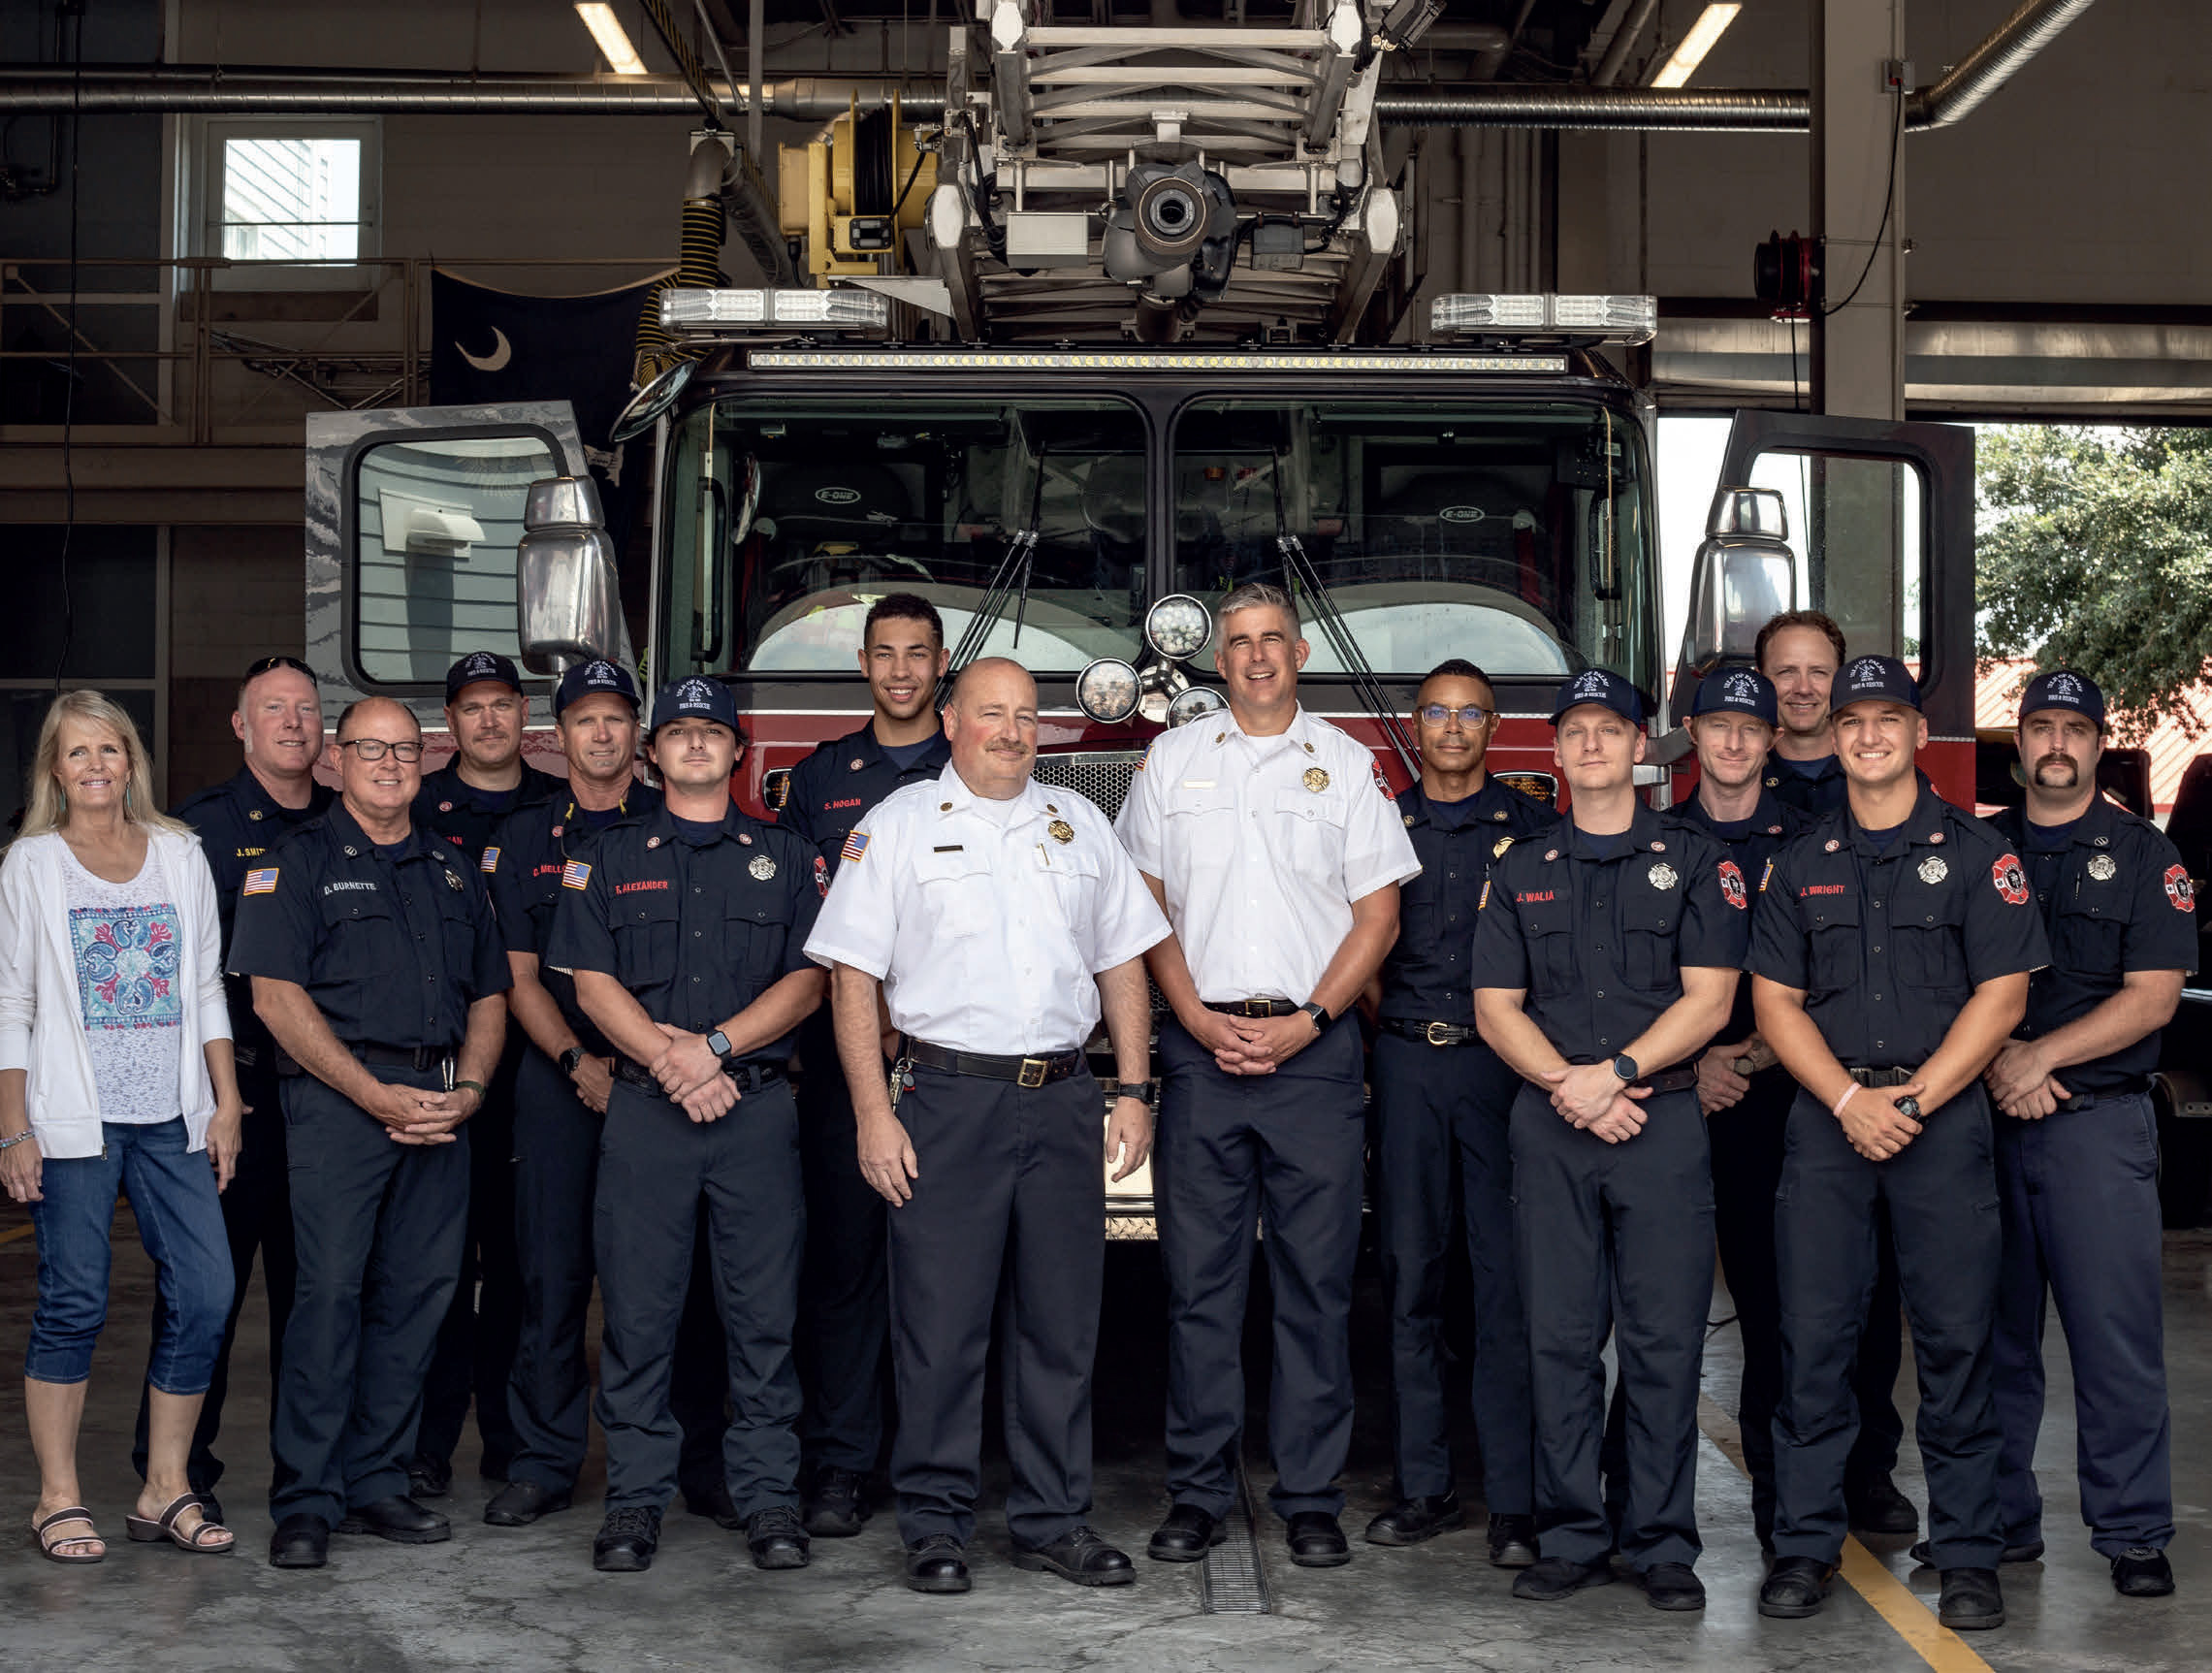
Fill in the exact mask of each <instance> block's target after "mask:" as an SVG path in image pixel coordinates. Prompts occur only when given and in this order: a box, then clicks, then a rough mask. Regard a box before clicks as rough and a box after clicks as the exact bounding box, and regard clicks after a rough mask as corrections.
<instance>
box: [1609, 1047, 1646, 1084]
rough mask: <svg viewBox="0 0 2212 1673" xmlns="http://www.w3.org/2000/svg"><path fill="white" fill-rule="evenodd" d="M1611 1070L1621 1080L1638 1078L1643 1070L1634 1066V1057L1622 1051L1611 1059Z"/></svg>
mask: <svg viewBox="0 0 2212 1673" xmlns="http://www.w3.org/2000/svg"><path fill="white" fill-rule="evenodd" d="M1613 1072H1614V1074H1616V1075H1618V1076H1619V1077H1620V1078H1621V1079H1623V1080H1640V1079H1642V1078H1643V1076H1644V1072H1643V1071H1642V1070H1641V1069H1639V1068H1637V1067H1636V1059H1635V1058H1633V1057H1631V1056H1629V1055H1628V1053H1627V1052H1625V1051H1623V1052H1622V1053H1621V1054H1620V1055H1619V1056H1618V1057H1616V1058H1615V1059H1614V1060H1613Z"/></svg>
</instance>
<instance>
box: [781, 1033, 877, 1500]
mask: <svg viewBox="0 0 2212 1673" xmlns="http://www.w3.org/2000/svg"><path fill="white" fill-rule="evenodd" d="M799 1041H800V1046H799V1050H800V1054H801V1056H802V1057H803V1058H804V1059H805V1063H806V1067H805V1071H804V1078H802V1079H801V1081H800V1083H799V1164H800V1167H801V1169H802V1170H803V1171H804V1174H805V1176H806V1187H807V1257H806V1264H805V1266H804V1268H803V1269H802V1270H801V1271H800V1274H799V1329H798V1335H797V1338H796V1340H795V1341H794V1343H793V1346H794V1347H795V1348H796V1350H797V1353H798V1360H799V1386H800V1387H801V1388H802V1389H803V1390H804V1391H805V1402H806V1403H805V1404H804V1406H803V1407H802V1408H801V1411H800V1416H799V1450H800V1452H801V1453H802V1454H803V1455H804V1467H805V1468H806V1469H807V1470H808V1471H809V1472H813V1471H816V1470H822V1469H848V1470H851V1471H852V1472H854V1473H855V1474H858V1475H866V1474H868V1473H870V1472H871V1471H873V1470H874V1469H875V1467H876V1465H877V1464H879V1463H880V1462H881V1461H882V1452H883V1354H884V1349H885V1347H886V1345H887V1343H888V1341H889V1339H890V1321H889V1317H888V1313H887V1309H888V1306H889V1302H888V1299H887V1298H888V1293H889V1292H888V1288H887V1279H886V1277H885V1272H884V1242H883V1239H884V1215H885V1213H886V1212H887V1211H888V1209H889V1205H888V1204H886V1203H885V1202H884V1201H883V1199H882V1197H880V1196H878V1195H877V1194H876V1189H875V1187H874V1186H872V1185H870V1184H869V1183H868V1181H867V1180H866V1179H863V1178H862V1177H861V1176H860V1154H859V1133H858V1128H857V1124H856V1122H855V1118H854V1116H853V1112H852V1093H851V1091H850V1088H849V1087H847V1085H846V1084H845V1069H844V1066H843V1065H842V1064H841V1063H840V1062H839V1061H838V1056H837V1037H836V1034H835V1032H834V1031H833V1029H832V1028H831V1026H830V1019H829V1008H828V1007H827V1006H826V1005H825V1006H823V1007H822V1008H821V1009H820V1010H819V1011H817V1012H816V1013H814V1014H813V1015H811V1016H809V1017H808V1018H807V1019H806V1021H804V1022H802V1023H801V1024H800V1025H799Z"/></svg>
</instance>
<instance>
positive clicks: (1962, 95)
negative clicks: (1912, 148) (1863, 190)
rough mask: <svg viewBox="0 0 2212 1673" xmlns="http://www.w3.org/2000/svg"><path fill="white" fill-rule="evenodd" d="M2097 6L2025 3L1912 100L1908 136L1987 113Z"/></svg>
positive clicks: (2083, 0)
mask: <svg viewBox="0 0 2212 1673" xmlns="http://www.w3.org/2000/svg"><path fill="white" fill-rule="evenodd" d="M2096 3H2097V0H2023V4H2022V5H2021V6H2020V7H2019V8H2018V9H2017V10H2016V11H2014V12H2013V14H2012V16H2009V17H2007V18H2006V19H2005V20H2004V22H2002V23H2000V24H1999V25H1998V26H1997V27H1996V28H1995V29H1992V30H1991V31H1990V32H1989V34H1988V36H1987V37H1986V38H1984V39H1983V41H1982V43H1981V45H1980V46H1978V47H1976V48H1974V49H1973V50H1972V52H1969V53H1968V54H1967V55H1966V57H1965V58H1964V59H1962V60H1961V61H1960V62H1959V63H1957V64H1954V65H1953V66H1952V67H1951V69H1950V71H1949V73H1948V74H1946V75H1945V76H1944V77H1943V78H1942V79H1941V80H1939V81H1937V82H1935V83H1934V84H1933V85H1931V86H1926V87H1922V88H1920V89H1918V90H1917V91H1916V92H1914V93H1913V95H1912V96H1911V98H1910V99H1908V100H1907V101H1906V106H1905V129H1906V132H1907V133H1923V132H1926V131H1927V130H1928V129H1931V128H1947V127H1950V126H1951V125H1952V124H1953V123H1954V122H1960V121H1964V120H1965V119H1966V118H1967V117H1969V116H1971V115H1972V114H1973V113H1974V112H1976V111H1978V110H1980V109H1981V106H1982V101H1983V100H1985V99H1987V98H1988V97H1989V96H1990V95H1991V94H1992V93H1994V92H1996V91H1997V90H1998V89H1999V88H2000V87H2002V86H2004V83H2005V82H2007V81H2009V80H2012V74H2013V72H2014V71H2016V70H2018V69H2019V68H2020V67H2021V65H2023V64H2025V63H2027V62H2028V60H2029V59H2031V58H2033V57H2034V56H2035V55H2036V53H2038V52H2040V51H2041V50H2042V49H2043V48H2045V47H2047V46H2049V45H2050V44H2051V42H2052V41H2054V40H2056V39H2057V38H2058V34H2059V31H2061V30H2062V29H2064V28H2065V27H2066V26H2067V25H2068V23H2071V22H2072V21H2073V20H2074V19H2075V18H2076V17H2078V16H2081V15H2082V14H2083V13H2084V12H2086V11H2088V10H2089V9H2090V7H2092V6H2093V5H2095V4H2096Z"/></svg>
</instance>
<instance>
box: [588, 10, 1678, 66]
mask: <svg viewBox="0 0 2212 1673" xmlns="http://www.w3.org/2000/svg"><path fill="white" fill-rule="evenodd" d="M576 16H579V17H581V18H583V19H584V27H585V28H587V29H589V30H591V31H592V39H593V41H595V42H597V43H598V45H599V55H600V56H601V57H603V58H605V59H606V61H607V62H608V64H609V65H611V66H612V67H613V69H614V72H615V74H616V75H618V76H642V75H644V74H645V60H644V59H643V58H640V57H639V56H638V55H637V48H635V47H632V46H631V45H630V44H629V35H628V33H627V31H625V29H624V28H623V26H622V22H621V20H620V19H619V18H617V17H616V16H615V9H614V8H613V7H612V6H610V5H608V4H607V3H606V0H576ZM1698 27H1700V28H1703V27H1704V25H1703V24H1702V23H1701V24H1699V25H1698Z"/></svg>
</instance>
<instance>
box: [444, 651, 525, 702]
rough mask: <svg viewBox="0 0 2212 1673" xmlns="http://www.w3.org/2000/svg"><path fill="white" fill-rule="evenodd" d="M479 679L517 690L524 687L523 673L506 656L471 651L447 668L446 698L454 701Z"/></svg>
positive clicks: (494, 652) (491, 652)
mask: <svg viewBox="0 0 2212 1673" xmlns="http://www.w3.org/2000/svg"><path fill="white" fill-rule="evenodd" d="M479 681H490V682H491V683H492V684H494V685H499V686H507V687H511V688H512V689H513V690H515V691H517V692H519V691H521V690H522V689H523V677H522V675H521V674H520V673H518V672H517V671H516V669H515V665H514V663H512V662H511V661H509V660H507V659H506V658H504V657H502V656H500V655H499V654H498V653H497V651H471V652H469V653H468V655H467V656H465V657H464V658H462V659H461V660H460V661H458V662H456V663H454V664H453V666H452V667H450V668H448V669H446V671H445V700H446V701H447V702H449V703H450V702H452V701H453V699H454V698H456V697H458V696H460V695H461V693H462V691H463V689H464V688H465V687H468V686H473V685H475V684H477V683H478V682H479Z"/></svg>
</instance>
